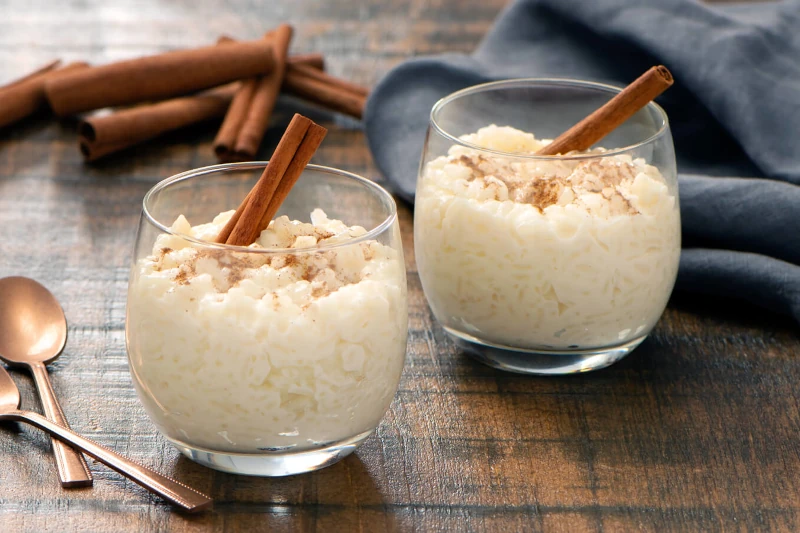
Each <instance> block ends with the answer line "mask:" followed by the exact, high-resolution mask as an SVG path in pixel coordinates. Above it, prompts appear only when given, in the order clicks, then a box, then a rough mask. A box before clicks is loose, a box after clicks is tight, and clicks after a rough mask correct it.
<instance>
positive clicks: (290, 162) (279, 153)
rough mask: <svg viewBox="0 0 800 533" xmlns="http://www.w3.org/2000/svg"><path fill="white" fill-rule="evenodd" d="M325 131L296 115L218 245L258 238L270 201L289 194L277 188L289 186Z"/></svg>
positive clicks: (244, 244)
mask: <svg viewBox="0 0 800 533" xmlns="http://www.w3.org/2000/svg"><path fill="white" fill-rule="evenodd" d="M326 132H327V130H326V129H325V128H323V127H322V126H319V125H317V124H314V122H312V121H311V120H310V119H308V118H306V117H304V116H302V115H299V114H295V116H294V117H293V118H292V121H291V122H290V123H289V127H288V128H287V129H286V132H285V133H284V134H283V137H281V140H280V142H279V143H278V147H277V148H276V149H275V152H274V153H273V154H272V157H271V158H270V160H269V164H267V167H266V168H265V169H264V173H263V174H262V175H261V178H259V180H258V182H256V184H255V186H254V187H253V189H252V190H251V191H250V193H249V194H248V195H247V197H246V198H245V200H244V201H243V202H242V204H241V205H240V206H239V209H237V210H236V214H235V215H234V217H233V218H232V219H231V221H230V222H228V224H227V225H226V226H225V228H223V230H222V232H220V235H219V236H218V237H217V242H225V243H227V244H231V245H236V246H248V245H249V244H251V243H253V242H254V241H255V240H256V239H257V238H258V236H259V234H260V233H261V231H262V230H263V227H262V221H263V218H264V217H265V215H266V213H267V212H268V210H269V209H270V205H271V202H272V201H273V199H274V198H277V199H276V200H275V201H278V202H282V201H283V200H282V199H280V195H281V194H288V189H285V188H281V187H280V185H281V183H282V182H283V180H289V181H288V182H287V184H290V185H289V188H291V185H293V184H294V182H296V181H297V178H298V177H299V176H300V174H301V173H302V172H303V169H304V168H305V167H306V165H307V164H308V162H309V161H310V160H311V157H312V156H313V155H314V152H315V151H316V149H317V148H318V147H319V144H320V143H321V142H322V139H323V138H324V137H325V133H326ZM278 191H280V192H278ZM276 193H278V196H277V197H276ZM284 197H285V196H284ZM278 207H280V205H278ZM275 212H277V207H276V208H275ZM267 224H269V220H267ZM229 226H232V227H230V228H229Z"/></svg>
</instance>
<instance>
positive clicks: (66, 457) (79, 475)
mask: <svg viewBox="0 0 800 533" xmlns="http://www.w3.org/2000/svg"><path fill="white" fill-rule="evenodd" d="M66 341H67V319H66V318H65V317H64V311H62V310H61V306H60V305H58V301H57V300H56V298H55V296H53V294H52V293H51V292H50V291H48V290H47V289H46V288H45V287H44V286H42V285H41V284H39V283H37V282H36V281H34V280H32V279H30V278H23V277H19V276H14V277H10V278H3V279H0V359H2V360H3V361H5V362H6V363H7V364H8V365H9V366H13V367H24V368H28V369H29V370H30V371H31V373H32V374H33V379H34V381H35V382H36V389H37V390H38V391H39V398H40V399H41V401H42V407H43V409H44V414H45V415H46V416H47V418H49V419H50V420H52V421H53V422H55V423H56V424H58V425H59V426H63V427H65V428H68V427H69V425H68V424H67V419H66V417H64V412H63V411H62V410H61V406H60V405H59V404H58V400H57V399H56V395H55V392H54V391H53V385H52V384H51V383H50V376H49V375H48V374H47V367H45V365H46V364H47V363H50V362H52V361H55V360H56V359H57V358H58V356H59V355H60V354H61V351H62V350H63V349H64V343H65V342H66ZM52 443H53V456H54V457H55V459H56V468H57V469H58V478H59V479H60V480H61V486H62V487H88V486H91V484H92V475H91V474H90V473H89V467H88V466H87V465H86V460H85V459H84V458H83V456H82V455H81V454H80V453H78V452H77V451H75V450H74V449H72V448H70V447H69V446H67V445H66V444H64V443H63V442H61V441H60V440H57V439H53V440H52Z"/></svg>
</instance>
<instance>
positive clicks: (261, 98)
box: [234, 24, 294, 159]
mask: <svg viewBox="0 0 800 533" xmlns="http://www.w3.org/2000/svg"><path fill="white" fill-rule="evenodd" d="M293 33H294V29H292V27H291V26H289V25H288V24H281V25H280V26H278V28H276V29H275V31H273V32H271V33H270V35H269V40H270V41H271V42H272V46H273V48H272V50H273V55H274V58H275V66H274V68H273V69H272V72H270V73H269V74H266V75H264V76H262V77H261V78H260V79H259V80H258V85H257V86H256V89H255V91H254V92H253V99H252V100H251V101H250V106H249V107H248V109H247V115H245V118H244V121H243V122H242V126H241V129H240V130H239V135H237V136H236V145H235V149H234V151H235V152H236V155H237V157H238V158H240V159H252V158H254V157H255V155H256V152H258V147H259V146H260V145H261V140H262V139H263V138H264V132H265V131H266V129H267V126H268V125H269V119H270V118H271V117H272V110H273V109H275V102H277V101H278V94H279V93H280V91H281V85H283V77H284V74H285V73H286V56H287V54H288V53H289V43H290V42H291V40H292V34H293Z"/></svg>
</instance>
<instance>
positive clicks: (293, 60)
mask: <svg viewBox="0 0 800 533" xmlns="http://www.w3.org/2000/svg"><path fill="white" fill-rule="evenodd" d="M287 62H288V64H289V66H291V65H308V66H309V67H311V68H315V69H318V70H325V58H324V57H322V54H317V53H312V54H297V55H296V56H292V57H290V58H289V59H288V61H287ZM287 68H288V67H287Z"/></svg>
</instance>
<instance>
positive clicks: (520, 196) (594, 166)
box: [451, 154, 639, 215]
mask: <svg viewBox="0 0 800 533" xmlns="http://www.w3.org/2000/svg"><path fill="white" fill-rule="evenodd" d="M451 161H452V163H454V164H457V165H459V166H463V167H466V168H468V169H470V171H471V173H470V175H469V176H468V177H467V178H466V180H467V181H468V182H473V181H475V180H480V181H479V185H480V186H481V187H482V188H483V189H491V188H492V187H493V186H494V187H495V191H496V194H495V199H496V200H505V199H506V197H505V196H500V192H501V188H502V187H505V190H506V191H507V193H508V200H511V201H513V202H516V203H520V204H529V205H531V206H533V207H535V208H536V210H537V211H539V212H540V213H542V212H543V211H544V210H545V209H546V208H547V207H549V206H551V205H556V204H558V203H559V201H560V200H561V199H562V195H563V194H564V192H565V191H567V190H569V191H571V193H572V194H571V195H570V196H569V198H570V199H569V200H567V203H569V202H575V201H577V200H575V198H578V197H580V196H581V194H585V193H587V192H589V193H599V194H602V196H603V198H604V199H605V200H607V201H608V202H609V204H610V206H611V208H612V210H613V211H614V212H616V213H619V214H623V213H624V214H629V215H635V214H637V213H639V211H638V210H637V209H636V208H635V207H634V206H633V205H632V204H631V202H630V201H629V200H628V198H626V197H625V195H624V194H623V193H622V192H621V190H620V185H621V184H622V183H623V182H625V181H633V180H634V179H635V178H636V172H635V167H634V166H633V165H632V164H631V163H628V162H625V161H619V160H613V159H600V160H590V161H582V162H580V163H577V164H575V166H574V168H572V169H571V170H570V169H569V168H566V169H562V170H563V172H562V173H561V174H543V175H540V176H537V175H533V176H530V177H529V176H526V175H525V172H524V171H523V172H522V174H521V172H520V168H519V166H520V165H521V164H522V165H524V164H525V163H513V162H512V163H509V162H508V158H501V157H498V158H487V157H485V156H483V155H481V154H477V155H472V156H471V155H467V154H461V155H459V156H458V157H454V158H453V159H452V160H451ZM523 168H524V167H523ZM528 172H530V171H528ZM497 187H501V188H497Z"/></svg>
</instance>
